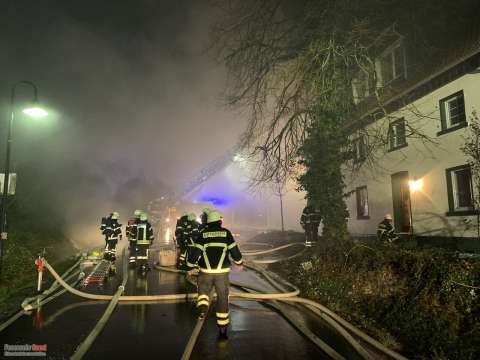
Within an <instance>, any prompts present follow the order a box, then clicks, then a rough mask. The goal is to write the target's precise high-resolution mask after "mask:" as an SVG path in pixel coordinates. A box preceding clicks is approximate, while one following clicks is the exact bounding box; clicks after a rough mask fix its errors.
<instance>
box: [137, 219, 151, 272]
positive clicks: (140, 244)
mask: <svg viewBox="0 0 480 360" xmlns="http://www.w3.org/2000/svg"><path fill="white" fill-rule="evenodd" d="M134 238H135V242H136V262H137V264H138V265H139V271H140V272H146V271H148V270H150V266H149V264H148V250H149V248H150V245H151V244H152V242H153V229H152V225H150V223H149V222H148V218H147V214H145V213H142V214H140V218H139V222H138V224H137V226H136V227H135V232H134Z"/></svg>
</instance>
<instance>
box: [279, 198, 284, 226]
mask: <svg viewBox="0 0 480 360" xmlns="http://www.w3.org/2000/svg"><path fill="white" fill-rule="evenodd" d="M279 196H280V218H281V220H282V232H284V231H285V225H284V223H283V195H282V192H281V191H280V195H279Z"/></svg>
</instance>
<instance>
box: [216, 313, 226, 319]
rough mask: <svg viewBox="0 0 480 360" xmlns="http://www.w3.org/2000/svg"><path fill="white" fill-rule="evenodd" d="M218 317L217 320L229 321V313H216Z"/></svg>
mask: <svg viewBox="0 0 480 360" xmlns="http://www.w3.org/2000/svg"><path fill="white" fill-rule="evenodd" d="M215 314H216V315H217V318H219V319H227V318H228V312H227V313H219V312H217V313H215Z"/></svg>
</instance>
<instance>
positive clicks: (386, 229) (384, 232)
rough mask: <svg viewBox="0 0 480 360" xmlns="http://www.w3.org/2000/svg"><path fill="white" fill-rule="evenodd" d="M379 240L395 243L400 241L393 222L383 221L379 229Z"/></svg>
mask: <svg viewBox="0 0 480 360" xmlns="http://www.w3.org/2000/svg"><path fill="white" fill-rule="evenodd" d="M377 239H378V240H380V241H386V242H393V241H395V240H397V239H398V235H397V234H396V233H395V228H394V227H393V224H392V221H391V220H387V219H383V220H382V221H381V222H380V223H379V224H378V227H377Z"/></svg>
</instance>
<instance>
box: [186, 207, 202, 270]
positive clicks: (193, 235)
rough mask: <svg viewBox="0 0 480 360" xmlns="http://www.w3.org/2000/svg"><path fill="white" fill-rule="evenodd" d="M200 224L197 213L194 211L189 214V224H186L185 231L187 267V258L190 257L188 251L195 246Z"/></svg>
mask: <svg viewBox="0 0 480 360" xmlns="http://www.w3.org/2000/svg"><path fill="white" fill-rule="evenodd" d="M199 226H200V224H199V223H198V221H197V215H195V214H194V213H190V214H188V224H187V226H186V229H187V231H186V232H185V239H186V245H187V246H186V254H185V267H186V265H187V264H186V259H188V253H189V252H191V251H192V248H193V247H194V246H195V241H196V239H197V236H198V231H199Z"/></svg>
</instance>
